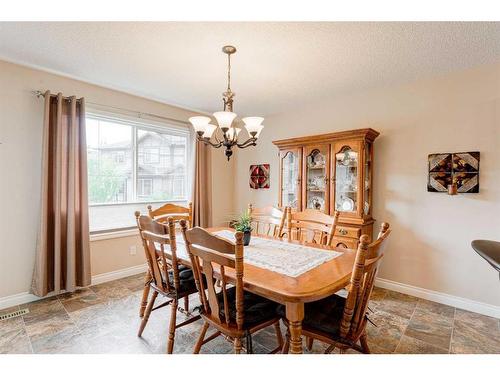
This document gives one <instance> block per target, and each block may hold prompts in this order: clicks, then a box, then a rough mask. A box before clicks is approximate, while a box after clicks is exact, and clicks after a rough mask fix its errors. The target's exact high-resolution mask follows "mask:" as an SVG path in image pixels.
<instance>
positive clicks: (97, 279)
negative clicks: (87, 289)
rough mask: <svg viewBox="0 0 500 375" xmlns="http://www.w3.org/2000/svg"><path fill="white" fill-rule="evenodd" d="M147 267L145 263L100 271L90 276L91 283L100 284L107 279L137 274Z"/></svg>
mask: <svg viewBox="0 0 500 375" xmlns="http://www.w3.org/2000/svg"><path fill="white" fill-rule="evenodd" d="M147 269H148V265H147V264H140V265H138V266H133V267H128V268H123V269H121V270H117V271H111V272H106V273H101V274H99V275H95V276H92V285H97V284H102V283H106V282H108V281H113V280H117V279H121V278H123V277H127V276H132V275H137V274H138V273H142V272H146V270H147Z"/></svg>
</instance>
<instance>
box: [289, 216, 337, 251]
mask: <svg viewBox="0 0 500 375" xmlns="http://www.w3.org/2000/svg"><path fill="white" fill-rule="evenodd" d="M286 211H287V212H286V217H287V219H286V223H287V225H286V226H287V228H286V230H287V233H288V238H289V239H290V240H298V241H303V242H309V243H316V244H320V245H331V243H332V240H333V235H334V233H335V227H336V226H337V222H338V218H339V212H338V211H335V213H334V214H333V215H332V216H330V215H327V214H325V213H323V212H321V211H318V210H312V209H306V210H304V211H297V212H294V211H292V210H291V209H290V208H288V209H287V210H286Z"/></svg>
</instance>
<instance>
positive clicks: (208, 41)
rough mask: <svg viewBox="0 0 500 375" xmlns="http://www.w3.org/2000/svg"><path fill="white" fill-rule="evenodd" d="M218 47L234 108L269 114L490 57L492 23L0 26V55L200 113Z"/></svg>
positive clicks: (212, 90) (498, 37)
mask: <svg viewBox="0 0 500 375" xmlns="http://www.w3.org/2000/svg"><path fill="white" fill-rule="evenodd" d="M224 44H233V45H235V46H236V47H237V48H238V52H237V54H236V55H235V56H234V58H233V59H232V66H233V68H232V88H233V91H235V92H236V98H235V106H234V111H235V112H237V113H238V114H239V115H242V116H244V115H269V114H271V113H279V112H283V111H286V110H287V109H289V108H292V107H294V106H297V105H301V104H303V103H305V102H309V101H312V100H315V99H317V98H320V97H325V96H331V95H335V94H339V93H345V92H350V91H354V90H359V89H366V88H372V87H376V86H380V85H387V84H395V83H403V82H407V81H411V80H415V79H419V78H426V77H430V76H433V75H436V74H442V73H446V72H449V71H453V70H459V69H464V68H467V67H471V66H475V65H480V64H487V63H493V62H496V61H498V60H500V23H465V22H453V23H359V22H348V23H340V22H326V23H260V22H259V23H206V22H205V23H189V22H181V23H179V22H163V23H142V22H124V23H110V22H102V23H99V22H87V23H82V22H71V23H53V22H49V23H17V22H14V23H7V22H3V23H0V59H4V60H8V61H13V62H17V63H21V64H27V65H31V66H37V67H40V68H44V69H49V70H52V71H54V72H58V73H62V74H65V75H69V76H72V77H75V78H78V79H81V80H84V81H88V82H92V83H95V84H98V85H102V86H106V87H111V88H115V89H119V90H123V91H127V92H130V93H134V94H138V95H142V96H145V97H149V98H153V99H156V100H160V101H164V102H167V103H172V104H177V105H181V106H185V107H189V108H196V109H200V110H204V111H207V112H213V111H216V110H220V109H221V107H222V102H221V93H222V92H223V91H224V89H225V85H226V57H225V55H223V54H222V52H221V47H222V46H223V45H224ZM33 89H38V87H34V88H33Z"/></svg>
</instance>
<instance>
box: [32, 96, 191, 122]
mask: <svg viewBox="0 0 500 375" xmlns="http://www.w3.org/2000/svg"><path fill="white" fill-rule="evenodd" d="M33 94H34V95H35V96H36V97H37V98H39V97H45V93H44V92H43V91H40V90H36V91H33ZM50 96H54V97H56V96H57V94H50ZM64 99H65V100H69V97H64ZM77 100H79V99H77ZM85 103H86V104H90V105H94V106H98V107H103V108H112V109H117V110H120V111H125V112H129V113H134V114H136V115H137V117H139V118H143V116H148V117H153V118H158V119H162V120H166V121H175V122H179V123H181V124H185V125H189V122H187V121H182V120H178V119H175V118H171V117H165V116H160V115H155V114H154V113H148V112H139V111H134V110H131V109H127V108H121V107H115V106H112V105H106V104H99V103H93V102H89V101H85Z"/></svg>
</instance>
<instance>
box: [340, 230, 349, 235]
mask: <svg viewBox="0 0 500 375" xmlns="http://www.w3.org/2000/svg"><path fill="white" fill-rule="evenodd" d="M339 233H340V234H342V235H344V236H345V235H346V234H347V233H348V232H347V231H346V230H345V229H339Z"/></svg>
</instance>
